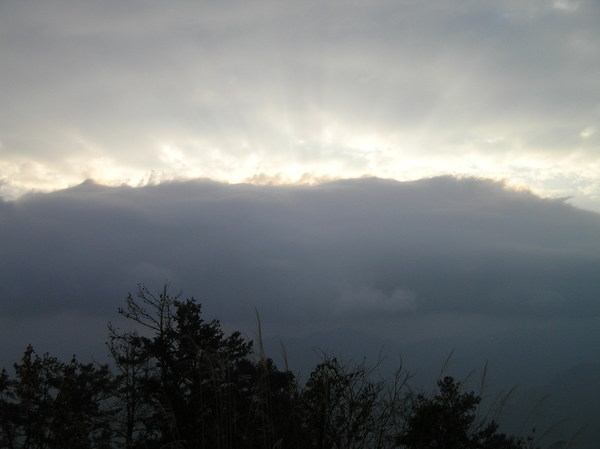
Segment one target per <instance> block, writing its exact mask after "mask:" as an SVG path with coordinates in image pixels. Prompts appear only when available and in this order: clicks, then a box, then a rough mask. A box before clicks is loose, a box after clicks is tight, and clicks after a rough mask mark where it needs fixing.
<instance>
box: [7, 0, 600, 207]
mask: <svg viewBox="0 0 600 449" xmlns="http://www.w3.org/2000/svg"><path fill="white" fill-rule="evenodd" d="M0 98H1V99H2V100H1V101H2V107H1V108H0V194H1V195H3V196H4V197H5V198H15V197H18V196H20V195H22V194H23V193H24V192H26V191H28V190H30V189H35V190H54V189H57V188H64V187H67V186H72V185H76V184H79V183H80V182H82V181H83V180H85V179H87V178H93V179H95V180H97V181H99V182H102V183H106V184H110V185H121V184H122V183H126V184H128V185H134V186H136V185H144V184H146V183H148V182H151V183H152V182H157V181H161V180H167V179H178V178H196V177H207V178H211V179H216V180H221V181H227V182H239V181H243V180H250V181H252V182H257V183H267V182H271V183H286V182H288V183H289V182H315V181H319V180H322V179H335V178H348V177H357V176H362V175H374V176H379V177H384V178H392V179H398V180H412V179H419V178H423V177H428V176H433V175H440V174H453V175H476V176H483V177H489V178H493V179H505V180H507V181H508V182H509V184H510V185H516V186H526V187H528V188H530V189H533V191H535V192H536V193H538V194H541V195H543V196H550V197H565V196H573V197H574V198H573V199H572V200H571V202H572V204H577V205H580V206H584V207H587V208H592V209H594V210H599V211H600V200H599V196H600V182H599V180H600V164H599V160H600V159H599V158H600V129H599V125H598V123H600V3H599V2H597V1H595V0H579V1H575V0H556V1H552V0H515V1H512V0H507V1H502V2H498V1H487V0H452V1H448V0H431V1H410V0H405V1H387V0H386V1H378V0H369V1H364V2H361V1H354V2H350V1H341V0H332V1H326V2H324V1H312V0H306V1H246V0H244V1H241V0H228V1H218V2H215V1H198V0H194V1H189V2H188V1H170V2H164V1H152V0H149V1H136V0H134V1H127V2H123V1H120V0H119V1H116V0H112V1H111V0H106V1H85V0H78V1H76V2H73V1H70V0H68V1H67V0H45V1H43V2H25V1H17V0H5V1H2V2H0Z"/></svg>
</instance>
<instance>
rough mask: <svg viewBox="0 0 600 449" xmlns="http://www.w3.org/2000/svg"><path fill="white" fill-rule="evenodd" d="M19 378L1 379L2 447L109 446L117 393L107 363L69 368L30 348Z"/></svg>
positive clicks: (4, 375)
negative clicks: (111, 403)
mask: <svg viewBox="0 0 600 449" xmlns="http://www.w3.org/2000/svg"><path fill="white" fill-rule="evenodd" d="M14 369H15V378H14V379H10V377H9V375H8V373H7V371H6V370H3V371H2V374H1V375H0V419H1V424H0V425H1V427H0V430H1V435H0V442H2V446H1V447H7V448H11V449H12V448H15V449H16V448H19V449H54V448H56V449H58V448H72V449H78V448H81V449H83V448H88V449H89V448H98V449H103V448H107V447H109V442H110V440H111V438H112V432H111V428H110V422H111V414H112V410H111V407H110V405H109V401H110V397H111V396H112V391H113V379H112V375H111V373H110V371H109V369H108V367H107V366H106V365H101V366H97V365H95V364H91V363H90V364H82V363H80V362H78V361H77V360H76V359H75V357H73V359H72V360H71V361H70V362H69V363H68V364H64V363H62V362H60V361H58V360H57V359H56V358H54V357H50V356H49V355H48V354H44V355H43V356H42V357H40V356H39V355H37V354H36V353H35V351H34V350H33V347H31V346H28V347H27V349H26V350H25V352H24V354H23V357H22V358H21V362H20V363H15V365H14Z"/></svg>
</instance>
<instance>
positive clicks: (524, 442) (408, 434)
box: [397, 376, 532, 449]
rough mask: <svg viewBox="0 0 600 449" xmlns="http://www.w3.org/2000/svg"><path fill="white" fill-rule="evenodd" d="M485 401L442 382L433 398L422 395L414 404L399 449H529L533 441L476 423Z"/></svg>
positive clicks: (454, 383)
mask: <svg viewBox="0 0 600 449" xmlns="http://www.w3.org/2000/svg"><path fill="white" fill-rule="evenodd" d="M480 401H481V398H480V397H479V396H477V395H475V393H473V392H466V393H465V392H462V391H461V385H460V383H459V382H457V381H455V380H454V379H453V378H452V377H449V376H447V377H444V378H443V379H441V380H440V381H438V391H437V393H436V394H435V395H434V396H433V397H432V398H429V397H426V396H425V395H423V394H419V395H417V396H416V398H414V400H413V401H412V403H411V407H410V412H409V414H408V417H407V420H406V423H405V429H404V430H403V431H402V432H401V433H400V434H399V435H398V437H397V444H398V446H400V447H402V448H406V449H442V448H443V449H525V448H530V447H531V446H532V442H531V440H530V439H521V438H515V437H511V436H507V435H506V434H504V433H500V432H498V425H497V424H496V423H495V422H494V421H491V422H489V423H478V422H476V413H475V412H476V408H477V405H478V404H479V402H480Z"/></svg>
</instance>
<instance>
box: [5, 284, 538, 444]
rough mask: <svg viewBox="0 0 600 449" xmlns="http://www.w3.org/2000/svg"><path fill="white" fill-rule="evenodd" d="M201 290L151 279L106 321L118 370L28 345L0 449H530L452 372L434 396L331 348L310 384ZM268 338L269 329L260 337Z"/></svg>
mask: <svg viewBox="0 0 600 449" xmlns="http://www.w3.org/2000/svg"><path fill="white" fill-rule="evenodd" d="M201 312H202V311H201V306H200V304H198V303H197V302H196V301H195V300H194V299H193V298H191V299H186V300H181V299H179V296H172V295H170V294H169V292H168V291H167V288H166V287H165V288H164V289H163V290H162V291H161V292H159V293H158V294H156V295H154V294H152V293H151V292H150V291H148V290H147V289H146V288H145V287H144V286H140V287H139V290H138V292H137V294H136V295H135V296H134V295H129V296H128V298H127V303H126V307H125V308H124V309H122V310H119V313H120V314H121V315H123V316H124V317H126V318H128V319H129V320H131V322H132V323H133V325H134V326H133V327H134V329H133V330H127V331H124V332H123V331H120V330H119V329H116V328H114V327H113V326H111V325H109V340H108V348H109V351H110V354H111V356H112V359H113V364H112V369H109V367H108V366H106V365H96V364H92V363H90V364H84V363H80V362H78V361H77V360H76V358H75V357H73V359H72V360H71V361H70V362H69V363H62V362H60V361H59V360H57V359H55V358H53V357H50V356H49V355H48V354H45V355H43V356H39V355H37V354H36V353H35V351H34V350H33V348H32V347H28V348H27V349H26V350H25V353H24V354H23V357H22V359H21V361H20V362H19V363H16V364H15V365H14V376H12V377H11V375H10V374H9V372H8V371H6V370H2V372H1V373H0V448H1V449H3V448H7V449H55V448H56V449H58V448H61V449H62V448H64V449H79V448H81V449H109V448H124V449H138V448H139V449H167V448H189V449H191V448H193V449H200V448H207V449H213V448H219V449H228V448H232V449H233V448H235V449H245V448H248V449H259V448H260V449H262V448H264V449H267V448H269V449H271V448H291V449H363V448H364V449H387V448H393V447H402V448H406V449H434V448H439V449H526V448H530V447H531V441H530V440H523V439H518V438H514V437H510V436H507V435H505V434H503V433H500V432H499V431H498V426H497V424H496V423H495V422H489V423H485V422H484V423H481V422H477V419H476V413H475V410H476V407H477V406H478V404H479V401H480V398H479V397H478V396H476V395H475V394H474V393H469V392H463V391H462V389H461V385H460V383H458V382H456V381H455V380H454V379H452V378H450V377H446V378H444V379H443V380H441V381H440V382H439V383H438V390H437V392H436V393H435V394H434V395H432V396H431V397H428V396H425V395H422V394H420V395H416V396H413V395H411V394H410V392H409V391H408V390H407V389H406V388H405V387H406V384H407V381H408V380H409V376H408V375H406V373H404V371H403V370H401V369H399V370H398V371H397V372H396V373H395V375H394V376H392V378H391V379H384V378H381V377H379V376H378V371H377V368H378V366H377V364H376V365H375V366H372V367H369V366H367V365H366V364H365V363H361V364H344V363H342V362H341V361H339V360H338V359H336V358H328V357H325V356H324V357H323V361H322V363H320V364H319V365H317V366H316V367H315V369H314V370H313V371H312V373H311V374H310V378H309V379H308V381H307V382H306V384H305V385H304V386H301V385H299V384H298V382H297V379H296V378H295V376H294V375H293V374H292V373H291V372H290V371H288V370H280V369H278V368H277V366H276V365H275V364H274V363H273V361H272V360H271V359H269V358H267V357H266V356H265V355H264V351H263V349H262V342H259V343H260V345H261V346H260V350H259V351H258V354H256V353H255V352H254V351H253V344H252V342H251V341H248V340H247V339H245V338H244V337H243V336H242V335H241V334H240V333H239V332H233V333H231V334H229V335H226V334H225V333H224V332H223V330H222V329H221V325H220V323H219V321H217V320H212V321H205V320H204V319H203V317H202V313H201ZM259 339H260V337H259Z"/></svg>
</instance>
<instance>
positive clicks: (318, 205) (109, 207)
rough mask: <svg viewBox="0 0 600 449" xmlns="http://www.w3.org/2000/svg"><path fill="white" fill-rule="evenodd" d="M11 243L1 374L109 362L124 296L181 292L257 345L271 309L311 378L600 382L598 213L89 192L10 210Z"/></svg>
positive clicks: (288, 194)
mask: <svg viewBox="0 0 600 449" xmlns="http://www.w3.org/2000/svg"><path fill="white" fill-rule="evenodd" d="M0 244H1V248H2V250H1V252H0V273H2V274H1V276H2V282H1V283H0V307H1V309H0V310H1V318H0V320H1V324H2V331H1V333H2V334H1V335H0V337H1V338H2V340H3V342H4V344H3V348H2V354H0V355H1V356H2V361H3V364H4V365H7V364H8V362H10V361H12V360H14V359H15V358H16V357H17V356H18V354H19V353H20V351H21V350H22V349H23V348H24V346H25V345H26V344H27V343H29V342H32V343H34V344H35V345H36V347H38V348H39V349H40V350H50V351H51V352H53V353H57V354H59V355H63V354H69V353H70V352H77V353H78V354H79V355H80V356H81V357H82V358H83V357H85V356H88V355H90V352H91V353H92V354H93V355H94V356H95V357H97V358H102V357H103V356H104V350H103V348H102V342H103V340H104V337H105V334H106V328H105V325H106V322H107V321H109V320H111V321H118V317H117V316H116V313H115V311H116V308H117V307H118V306H120V305H121V304H122V302H123V299H124V297H125V295H126V294H127V292H128V291H135V289H136V284H137V283H138V282H143V283H145V284H146V285H147V286H149V287H150V288H151V289H158V288H159V287H160V286H161V285H162V284H163V283H164V282H165V281H169V282H170V283H171V285H172V287H173V289H174V290H179V289H183V294H184V296H192V295H193V296H195V297H196V298H197V299H199V300H200V301H201V302H202V303H203V307H204V310H205V312H206V314H207V315H208V316H210V317H212V316H216V317H218V318H220V319H221V320H222V322H223V323H224V325H225V326H226V327H230V328H232V329H233V328H241V329H243V330H245V331H246V332H248V333H249V334H250V335H252V332H253V329H254V327H255V325H254V323H253V320H254V316H255V312H254V309H255V308H256V309H257V310H258V311H259V312H260V315H261V320H262V325H263V329H264V331H266V333H267V334H268V335H270V337H269V338H267V341H268V342H269V343H271V342H275V341H278V340H279V339H281V340H283V341H284V342H285V343H286V346H287V347H288V352H289V353H290V354H291V357H292V358H294V357H295V360H296V362H295V363H296V366H297V367H298V368H299V369H302V367H301V361H303V360H305V359H306V358H309V357H310V356H311V348H312V347H313V346H318V347H320V348H323V349H325V350H332V351H333V350H335V351H336V352H341V353H343V354H345V355H347V356H348V357H360V356H361V355H363V354H366V355H373V354H376V353H377V352H378V351H379V349H381V345H384V344H385V348H386V350H387V351H389V352H391V353H393V354H392V355H394V356H395V355H396V354H397V353H398V352H400V353H401V354H402V356H403V358H404V360H405V363H406V365H407V368H408V369H409V370H410V369H416V370H421V371H422V372H430V370H431V368H432V367H434V368H435V369H438V367H439V364H440V363H441V362H442V359H443V357H445V355H447V353H448V351H449V350H451V349H452V348H456V356H455V358H454V362H453V363H454V364H455V368H456V369H457V370H458V371H461V370H470V369H471V368H478V367H480V366H481V364H482V363H483V361H484V360H489V361H490V365H491V367H492V369H493V370H495V371H492V376H493V375H494V373H496V376H497V379H498V381H499V382H523V383H529V384H537V385H538V387H539V386H540V385H544V384H548V383H552V382H555V383H556V382H558V384H557V385H563V384H564V385H566V384H565V383H564V382H563V381H561V380H560V379H563V377H564V374H562V373H563V372H564V371H565V370H567V369H571V370H575V372H576V373H578V374H577V375H575V376H573V378H578V376H580V375H583V374H581V373H588V374H587V375H588V377H589V373H597V372H598V368H597V365H596V364H597V363H598V362H599V361H600V360H599V359H600V357H599V353H598V348H597V343H598V340H599V337H600V330H599V327H598V324H599V323H600V301H599V296H598V295H599V292H600V276H599V273H600V215H598V214H594V213H591V212H586V211H583V210H579V209H576V208H574V207H572V206H570V205H569V204H567V203H566V202H565V201H561V200H547V199H541V198H539V197H536V196H535V195H533V194H531V193H529V192H526V191H515V190H510V189H506V188H505V187H504V186H503V185H502V184H501V183H496V182H491V181H487V180H479V179H455V178H452V177H440V178H434V179H429V180H421V181H416V182H407V183H400V182H395V181H386V180H381V179H360V180H346V181H336V182H331V183H327V184H322V185H318V186H313V187H273V186H252V185H225V184H219V183H216V182H211V181H190V182H172V183H165V184H160V185H156V186H147V187H143V188H130V187H118V188H114V187H104V186H100V185H96V184H94V183H93V182H85V183H83V184H81V185H79V186H77V187H74V188H71V189H67V190H62V191H58V192H54V193H50V194H32V195H28V196H26V197H23V198H21V199H19V200H17V201H14V202H0ZM271 346H275V344H274V343H273V344H272V345H271ZM411 364H412V366H411ZM579 364H587V365H586V368H585V369H581V370H578V368H577V366H578V365H579ZM594 370H595V371H594ZM434 374H437V372H436V373H434ZM561 376H563V377H561ZM591 377H594V376H591ZM595 378H596V379H597V377H595ZM561 382H562V383H561ZM567 383H568V382H567ZM579 384H582V383H581V382H579ZM583 384H585V382H584V383H583ZM569 385H570V387H569V388H571V387H573V386H572V385H571V384H569ZM585 386H586V387H585V388H592V389H593V385H591V384H589V383H588V384H585ZM538 387H536V388H538ZM539 388H541V387H539ZM565 388H567V387H566V386H565ZM577 391H578V392H579V393H581V394H584V393H582V391H580V390H577ZM594 391H595V390H594ZM573 394H576V393H573ZM587 398H588V399H589V391H588V394H587ZM570 399H572V398H570Z"/></svg>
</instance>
